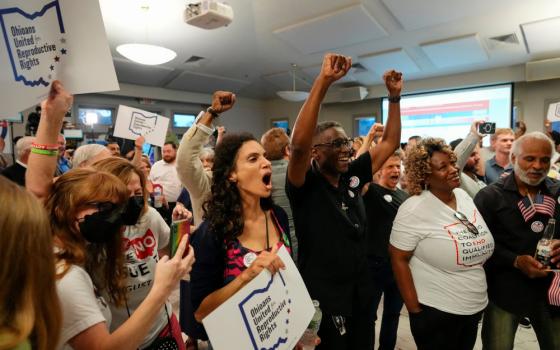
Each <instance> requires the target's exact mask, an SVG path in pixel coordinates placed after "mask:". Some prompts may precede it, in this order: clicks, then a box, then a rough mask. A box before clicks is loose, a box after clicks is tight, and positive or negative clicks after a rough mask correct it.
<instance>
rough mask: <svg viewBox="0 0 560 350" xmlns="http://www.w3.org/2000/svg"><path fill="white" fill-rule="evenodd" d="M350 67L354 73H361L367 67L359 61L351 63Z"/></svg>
mask: <svg viewBox="0 0 560 350" xmlns="http://www.w3.org/2000/svg"><path fill="white" fill-rule="evenodd" d="M352 69H353V70H354V73H362V72H365V71H367V68H366V67H364V66H363V65H362V64H361V63H354V64H352Z"/></svg>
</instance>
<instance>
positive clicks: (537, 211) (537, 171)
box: [474, 132, 560, 350]
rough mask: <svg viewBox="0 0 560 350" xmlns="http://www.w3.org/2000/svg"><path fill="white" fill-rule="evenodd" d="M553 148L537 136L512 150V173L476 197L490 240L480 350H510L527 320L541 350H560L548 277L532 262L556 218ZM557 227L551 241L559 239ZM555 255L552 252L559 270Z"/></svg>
mask: <svg viewBox="0 0 560 350" xmlns="http://www.w3.org/2000/svg"><path fill="white" fill-rule="evenodd" d="M553 148H554V145H553V143H552V142H551V141H550V139H548V138H547V136H546V135H544V134H543V133H540V132H532V133H529V134H525V135H523V136H522V137H520V138H519V139H517V140H516V141H515V143H514V144H513V147H512V154H511V163H512V164H513V167H514V172H513V173H512V174H510V175H508V176H507V177H505V178H503V179H501V180H499V181H498V182H496V183H493V184H491V185H489V186H487V187H485V188H483V189H481V190H480V192H478V194H477V195H476V197H475V198H474V202H475V204H476V206H477V208H478V210H479V211H480V213H481V214H482V216H483V217H484V221H485V222H486V224H487V225H488V228H489V229H490V231H491V232H492V235H493V236H494V241H495V244H496V247H495V250H494V255H493V256H492V258H490V260H488V262H487V263H486V265H485V270H486V279H487V281H488V297H489V300H490V303H489V304H488V307H487V309H486V311H485V312H484V323H483V326H482V344H483V347H484V349H489V350H493V349H497V350H501V349H512V348H513V341H514V338H515V331H516V330H517V325H518V324H519V321H520V320H521V318H523V317H528V318H529V319H530V320H531V324H532V325H533V328H534V329H535V333H536V334H537V339H538V341H539V346H540V348H541V349H560V315H559V314H558V312H551V307H550V305H548V302H547V291H548V289H549V287H550V284H551V277H552V276H550V275H551V273H550V271H547V270H546V267H545V266H543V265H542V264H541V263H539V262H538V261H537V260H535V259H534V258H533V256H534V254H535V250H536V246H537V242H538V241H539V240H540V239H541V237H542V235H543V232H544V228H545V226H546V224H547V222H548V220H549V219H550V218H552V217H556V216H557V215H558V209H559V208H558V207H559V206H558V204H557V203H558V201H559V200H560V199H559V197H558V195H559V190H560V183H558V182H557V181H556V180H553V179H551V178H548V177H547V173H548V171H549V169H550V158H551V156H552V153H553ZM559 233H560V225H556V233H555V236H556V237H559V236H558V234H559ZM559 253H560V249H555V250H553V251H552V255H553V259H552V262H553V264H554V265H555V268H558V267H560V266H559V265H560V264H558V261H559V260H560V257H559V256H558V255H559Z"/></svg>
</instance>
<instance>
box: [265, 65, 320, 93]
mask: <svg viewBox="0 0 560 350" xmlns="http://www.w3.org/2000/svg"><path fill="white" fill-rule="evenodd" d="M263 79H264V80H266V81H268V82H269V83H272V84H274V85H275V86H276V87H278V88H280V89H283V90H289V89H291V88H292V85H293V78H292V72H290V71H288V72H281V73H276V74H269V75H265V76H263ZM312 84H313V80H311V78H309V77H307V76H304V75H303V74H302V73H301V72H300V71H299V70H298V71H296V90H309V88H310V87H311V85H312Z"/></svg>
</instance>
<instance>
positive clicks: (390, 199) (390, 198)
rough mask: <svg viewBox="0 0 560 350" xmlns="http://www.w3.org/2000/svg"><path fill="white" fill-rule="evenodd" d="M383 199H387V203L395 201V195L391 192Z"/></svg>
mask: <svg viewBox="0 0 560 350" xmlns="http://www.w3.org/2000/svg"><path fill="white" fill-rule="evenodd" d="M383 199H385V201H387V203H391V202H392V201H393V197H391V195H390V194H386V195H384V196H383Z"/></svg>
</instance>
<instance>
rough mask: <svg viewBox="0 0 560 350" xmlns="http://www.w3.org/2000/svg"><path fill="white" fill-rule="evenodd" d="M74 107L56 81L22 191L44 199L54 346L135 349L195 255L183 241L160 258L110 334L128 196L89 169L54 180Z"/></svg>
mask: <svg viewBox="0 0 560 350" xmlns="http://www.w3.org/2000/svg"><path fill="white" fill-rule="evenodd" d="M71 103H72V96H71V95H70V94H68V93H67V92H66V91H65V90H64V88H63V87H62V84H60V82H58V81H55V82H53V84H52V87H51V92H50V94H49V98H48V99H47V100H46V101H45V102H43V104H42V106H43V108H42V115H41V122H40V123H39V129H38V131H37V138H36V143H35V144H34V145H33V146H32V151H31V154H30V156H29V163H28V168H27V173H26V177H27V178H26V186H27V188H28V189H29V190H30V191H31V192H32V193H34V194H35V195H36V196H37V197H39V198H40V199H42V200H44V202H45V207H46V210H47V213H48V215H49V219H50V227H51V229H52V232H53V237H54V239H53V240H54V256H55V264H56V273H57V276H56V291H57V293H58V296H59V298H60V304H61V309H62V321H63V322H62V331H61V334H60V340H59V343H58V346H57V347H56V349H130V350H133V349H137V348H139V346H140V345H141V344H142V343H143V340H144V338H145V337H146V335H147V334H148V333H149V330H150V328H151V327H152V325H153V323H154V322H155V320H156V319H157V317H158V315H160V312H161V309H162V308H163V307H164V304H165V301H166V300H167V297H168V296H169V294H170V293H171V291H172V290H173V289H174V288H175V286H176V285H177V284H178V283H179V280H180V279H181V277H183V276H184V275H185V274H187V273H188V271H189V269H190V266H191V265H192V263H193V259H194V258H193V256H192V253H191V254H189V256H187V257H186V258H182V254H183V252H184V251H185V250H186V240H183V241H182V242H181V244H180V246H179V249H178V251H177V253H176V255H175V257H173V258H172V259H168V258H167V257H163V258H161V259H160V260H159V262H158V264H157V267H156V271H155V277H154V280H153V283H152V288H151V290H150V292H149V293H148V295H147V296H146V298H145V299H144V301H143V302H142V303H141V305H140V306H138V308H137V309H136V310H135V311H134V313H132V315H131V316H130V318H128V319H127V320H126V322H124V323H123V324H122V325H121V326H120V327H118V328H117V329H115V330H113V331H112V332H110V331H109V325H110V324H111V318H112V315H111V310H110V308H109V307H108V305H107V302H109V303H111V304H114V305H118V306H123V305H125V304H126V298H127V289H126V288H125V279H126V270H125V264H124V260H125V255H124V250H123V244H122V240H123V230H124V227H123V226H124V221H125V217H126V216H127V215H126V213H127V212H129V208H128V206H127V203H129V198H130V191H129V189H128V188H127V186H126V185H125V184H124V183H123V182H122V181H121V180H119V179H118V178H117V177H116V176H115V175H112V174H109V173H107V172H103V171H97V170H93V169H89V168H85V169H74V170H71V171H69V172H67V173H65V174H64V175H62V176H61V177H59V178H58V179H57V180H56V182H54V183H53V174H54V171H55V168H56V159H57V158H56V155H57V153H58V151H57V148H58V147H57V145H56V140H57V136H58V131H59V130H60V128H61V126H62V120H63V118H64V115H65V114H66V111H68V109H69V108H70V105H71ZM32 214H33V213H32ZM48 249H49V251H50V252H52V249H53V247H48ZM104 296H105V297H104Z"/></svg>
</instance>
